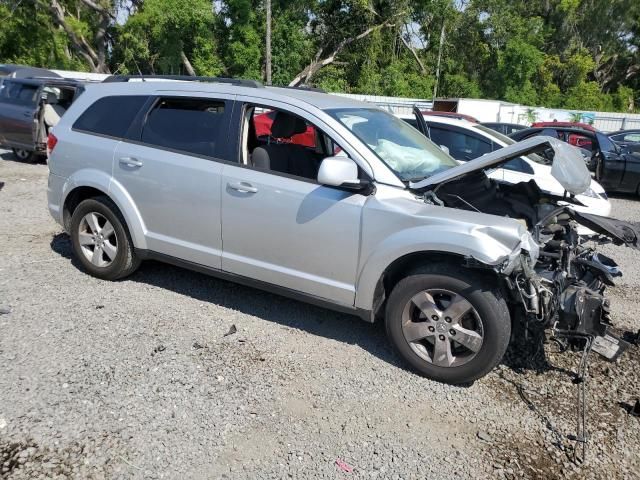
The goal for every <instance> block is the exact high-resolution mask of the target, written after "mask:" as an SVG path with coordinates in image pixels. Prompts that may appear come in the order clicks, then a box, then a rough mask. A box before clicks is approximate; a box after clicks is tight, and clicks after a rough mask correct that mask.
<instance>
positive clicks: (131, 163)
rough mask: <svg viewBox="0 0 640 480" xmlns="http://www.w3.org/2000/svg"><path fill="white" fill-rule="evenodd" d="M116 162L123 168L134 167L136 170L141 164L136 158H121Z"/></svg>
mask: <svg viewBox="0 0 640 480" xmlns="http://www.w3.org/2000/svg"><path fill="white" fill-rule="evenodd" d="M118 162H119V163H120V165H123V166H125V167H136V168H140V167H141V166H142V165H143V163H142V162H141V161H140V160H138V159H137V158H133V157H121V158H120V159H119V160H118Z"/></svg>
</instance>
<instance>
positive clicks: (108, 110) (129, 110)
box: [73, 95, 148, 138]
mask: <svg viewBox="0 0 640 480" xmlns="http://www.w3.org/2000/svg"><path fill="white" fill-rule="evenodd" d="M147 98H148V97H145V96H133V95H131V96H129V95H127V96H115V97H104V98H101V99H100V100H97V101H96V102H95V103H94V104H93V105H91V106H90V107H89V108H87V109H86V110H85V112H84V113H83V114H82V115H80V118H78V120H76V123H74V124H73V128H74V129H75V130H82V131H85V132H91V133H99V134H101V135H108V136H110V137H116V138H122V137H124V135H125V133H127V130H128V129H129V126H130V125H131V122H132V121H133V119H134V118H135V116H136V115H137V113H138V112H139V111H140V108H142V105H144V102H145V101H146V100H147Z"/></svg>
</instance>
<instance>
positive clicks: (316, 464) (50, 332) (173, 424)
mask: <svg viewBox="0 0 640 480" xmlns="http://www.w3.org/2000/svg"><path fill="white" fill-rule="evenodd" d="M0 156H1V157H2V159H1V160H0V182H4V183H5V185H4V187H3V188H2V189H0V477H2V478H10V479H33V478H47V479H49V478H69V477H71V478H83V479H84V478H96V479H100V478H123V479H124V478H127V479H129V478H234V479H235V478H247V479H263V478H264V479H271V478H278V479H279V478H301V479H302V478H304V479H311V478H331V479H348V478H367V479H369V478H380V479H382V478H385V479H386V478H390V479H412V478H438V479H448V478H452V479H453V478H455V479H466V478H507V479H511V478H514V479H515V478H575V479H578V478H580V479H582V478H593V479H600V478H607V479H611V478H621V479H633V478H640V458H639V457H640V455H639V454H638V452H640V418H636V417H632V416H631V415H629V414H628V413H627V410H628V408H630V406H632V403H633V401H635V398H637V397H638V396H640V391H639V387H638V385H639V384H640V354H639V352H638V348H637V347H633V348H632V349H630V351H628V352H627V354H626V355H625V356H624V357H622V358H621V359H620V360H619V361H618V362H617V363H608V362H606V361H604V360H603V359H601V358H598V357H597V356H596V355H595V354H594V355H593V356H592V358H591V363H590V370H589V372H590V380H589V384H588V399H589V402H588V427H589V434H590V440H589V444H588V448H587V459H586V462H585V463H583V464H577V463H574V462H573V461H572V458H573V447H574V442H573V441H571V440H569V439H568V438H567V435H570V434H572V433H575V429H576V415H575V405H576V391H577V387H576V386H575V385H573V384H572V375H571V372H573V371H576V369H577V366H578V363H579V360H580V355H579V353H577V352H568V353H564V354H559V353H557V352H556V351H557V348H556V347H555V345H554V344H553V343H551V342H550V343H548V344H546V345H545V348H544V355H545V357H546V360H545V362H541V361H540V358H539V357H538V361H537V362H529V363H527V362H525V361H524V360H526V358H525V357H526V356H527V355H528V354H527V353H526V352H525V351H517V350H515V351H512V352H511V353H510V356H509V360H506V361H505V363H504V364H502V365H500V366H499V367H498V368H497V369H496V370H494V371H493V372H492V373H490V374H489V375H488V376H487V377H485V378H483V379H481V380H479V381H477V382H475V383H474V384H473V385H469V386H465V387H451V386H446V385H442V384H439V383H435V382H432V381H429V380H426V379H424V378H421V377H419V376H417V375H415V374H414V373H412V372H410V371H408V370H407V369H406V368H405V367H404V365H403V364H402V362H401V361H400V360H399V359H398V358H397V357H396V356H395V354H394V353H393V352H392V350H391V349H390V347H389V344H388V342H387V340H386V338H385V335H384V329H383V328H381V326H380V325H370V324H367V323H364V322H362V321H360V320H358V319H356V318H352V317H350V316H346V315H342V314H338V313H334V312H330V311H327V310H324V309H320V308H316V307H313V306H309V305H306V304H303V303H299V302H295V301H292V300H287V299H285V298H282V297H278V296H276V295H272V294H269V293H265V292H261V291H258V290H254V289H251V288H246V287H242V286H239V285H235V284H233V283H229V282H224V281H221V280H217V279H213V278H210V277H207V276H204V275H201V274H198V273H193V272H190V271H186V270H182V269H179V268H175V267H172V266H168V265H163V264H159V263H152V262H149V263H145V264H144V265H143V266H142V268H141V269H140V270H139V271H138V272H137V273H136V274H134V275H133V276H132V277H130V278H128V279H126V280H123V281H119V282H105V281H101V280H98V279H96V278H93V277H90V276H88V275H87V274H85V273H83V272H82V271H81V270H80V268H79V266H78V263H77V262H75V261H74V260H73V259H72V258H71V248H70V243H69V238H68V236H67V235H66V234H64V233H63V232H62V230H61V228H60V227H59V226H58V225H57V224H56V223H55V222H54V221H53V220H52V219H51V218H50V217H49V214H48V212H47V208H46V188H47V166H46V165H44V164H40V165H27V164H22V163H18V162H16V161H14V160H13V158H12V156H11V155H10V154H9V153H8V152H2V153H1V155H0ZM612 203H613V208H614V216H618V217H619V218H622V219H625V220H629V221H633V222H638V221H639V220H640V200H636V199H634V198H613V199H612ZM601 248H602V251H603V252H604V253H606V254H608V255H611V256H614V257H615V258H616V260H617V261H618V262H619V263H620V265H621V267H622V268H623V270H624V271H625V272H626V276H625V277H623V279H622V280H621V281H620V282H619V285H618V286H617V287H615V288H613V289H611V304H612V317H613V319H614V321H615V322H616V323H617V324H619V325H620V326H621V327H622V328H624V329H633V330H637V329H638V328H640V321H639V320H638V318H637V312H638V293H637V292H638V287H639V286H640V261H639V257H638V252H637V251H632V250H630V249H625V248H621V247H615V246H603V247H601ZM233 330H235V332H233ZM522 364H525V367H524V368H519V366H518V365H520V366H521V365H522ZM536 367H538V368H536Z"/></svg>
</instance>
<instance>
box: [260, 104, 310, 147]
mask: <svg viewBox="0 0 640 480" xmlns="http://www.w3.org/2000/svg"><path fill="white" fill-rule="evenodd" d="M275 116H276V112H273V111H271V112H266V113H261V114H260V115H255V116H254V117H253V124H254V126H255V127H256V136H257V137H258V138H260V137H269V136H271V126H272V125H273V119H274V118H275ZM279 140H281V141H282V142H286V143H294V144H296V145H302V146H303V147H311V148H315V147H316V131H315V129H314V128H313V127H312V126H310V125H307V131H306V132H304V133H297V134H295V135H294V136H293V137H291V138H290V139H279Z"/></svg>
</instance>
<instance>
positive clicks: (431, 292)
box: [385, 264, 511, 384]
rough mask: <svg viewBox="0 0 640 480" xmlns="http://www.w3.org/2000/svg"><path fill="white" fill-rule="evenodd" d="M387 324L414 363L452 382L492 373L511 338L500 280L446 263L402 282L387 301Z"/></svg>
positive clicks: (428, 374)
mask: <svg viewBox="0 0 640 480" xmlns="http://www.w3.org/2000/svg"><path fill="white" fill-rule="evenodd" d="M492 283H493V285H491V284H492ZM385 322H386V328H387V335H388V336H389V339H390V340H391V343H392V344H393V345H394V347H395V348H396V350H397V351H398V353H399V354H400V355H401V356H402V357H403V358H404V359H405V360H406V361H407V363H409V365H411V366H412V367H413V368H414V369H415V370H417V371H418V372H419V373H420V374H422V375H423V376H425V377H427V378H430V379H432V380H436V381H439V382H444V383H450V384H460V383H468V382H472V381H474V380H476V379H478V378H480V377H482V376H484V375H486V374H487V373H488V372H490V371H491V370H492V369H493V368H494V367H495V366H496V365H498V363H500V360H502V357H503V356H504V354H505V352H506V350H507V347H508V345H509V339H510V336H511V319H510V315H509V310H508V308H507V304H506V302H505V300H504V298H503V297H502V294H501V292H500V290H499V288H498V285H497V284H496V281H495V279H494V278H492V277H488V276H487V277H485V276H481V275H479V274H477V273H476V272H472V271H469V270H465V269H463V268H459V267H458V268H456V267H454V266H452V265H445V264H438V265H430V266H426V267H423V268H421V269H419V270H417V271H415V272H414V273H412V274H410V275H409V276H407V277H405V278H403V279H402V280H400V281H399V282H398V283H397V285H396V286H395V287H394V289H393V291H392V292H391V295H390V296H389V299H388V301H387V309H386V319H385Z"/></svg>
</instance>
